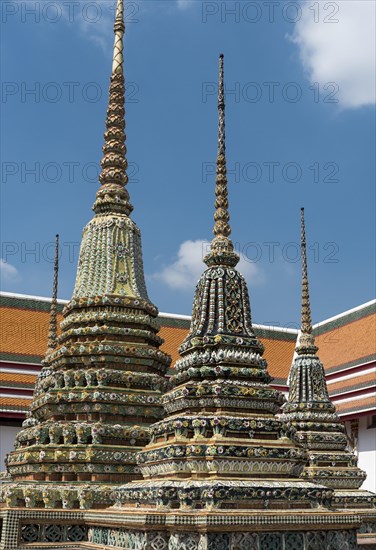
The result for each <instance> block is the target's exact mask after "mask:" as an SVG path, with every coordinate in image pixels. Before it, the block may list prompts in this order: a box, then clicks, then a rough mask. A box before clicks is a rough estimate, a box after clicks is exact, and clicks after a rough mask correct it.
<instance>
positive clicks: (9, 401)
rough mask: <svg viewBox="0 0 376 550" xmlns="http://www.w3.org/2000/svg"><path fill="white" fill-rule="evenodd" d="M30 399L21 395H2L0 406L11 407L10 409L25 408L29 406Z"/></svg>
mask: <svg viewBox="0 0 376 550" xmlns="http://www.w3.org/2000/svg"><path fill="white" fill-rule="evenodd" d="M30 403H31V399H24V398H22V397H2V398H1V399H0V408H3V407H6V408H12V409H23V410H25V409H27V408H29V406H30Z"/></svg>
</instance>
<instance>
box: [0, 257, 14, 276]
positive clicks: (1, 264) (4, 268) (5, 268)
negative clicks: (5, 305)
mask: <svg viewBox="0 0 376 550" xmlns="http://www.w3.org/2000/svg"><path fill="white" fill-rule="evenodd" d="M18 276H19V273H18V270H17V268H16V267H14V265H12V264H9V263H8V262H6V261H5V260H4V259H3V258H0V277H1V279H3V280H4V281H6V282H9V281H15V280H17V279H18Z"/></svg>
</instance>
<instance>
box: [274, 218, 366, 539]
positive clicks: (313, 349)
mask: <svg viewBox="0 0 376 550" xmlns="http://www.w3.org/2000/svg"><path fill="white" fill-rule="evenodd" d="M301 250H302V316H301V317H302V318H301V331H300V337H299V345H298V347H297V348H296V357H295V359H294V362H293V365H292V367H291V371H290V375H289V385H290V390H289V396H288V401H287V403H285V404H284V405H283V407H282V409H283V413H282V414H281V415H280V416H279V418H280V419H281V420H282V421H285V422H288V423H290V424H291V425H292V426H293V427H294V428H295V429H296V438H297V440H298V441H299V442H300V443H301V444H302V445H303V446H304V447H305V448H306V449H307V452H308V461H307V464H306V466H305V467H304V469H303V472H302V474H301V477H302V478H303V479H309V480H312V481H315V482H318V483H321V484H323V485H326V486H327V487H330V488H331V489H333V491H334V497H333V505H334V506H335V507H336V508H340V509H341V508H342V509H353V510H357V511H358V512H359V513H361V515H362V520H363V525H362V527H361V530H360V531H361V532H365V533H367V532H368V533H376V495H375V494H373V493H371V492H370V491H366V490H362V489H361V485H362V483H363V481H364V480H365V478H366V474H365V472H363V470H361V469H360V468H358V466H357V463H358V458H357V456H356V454H355V453H354V452H353V450H352V449H350V446H349V442H348V437H347V434H346V431H345V427H344V425H343V423H342V422H341V420H340V418H339V416H338V414H337V412H336V407H335V405H334V404H333V403H332V401H331V400H330V397H329V393H328V388H327V383H326V379H325V370H324V366H323V364H322V363H321V361H320V359H319V357H318V355H317V351H318V347H317V346H316V344H315V337H314V335H313V330H312V322H311V305H310V299H309V283H308V270H307V252H306V230H305V220H304V209H303V208H302V209H301ZM375 538H376V536H375Z"/></svg>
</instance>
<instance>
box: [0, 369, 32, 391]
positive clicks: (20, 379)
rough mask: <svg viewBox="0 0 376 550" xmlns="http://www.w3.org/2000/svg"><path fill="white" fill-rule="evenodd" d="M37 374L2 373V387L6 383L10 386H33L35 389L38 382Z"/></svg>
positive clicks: (0, 375) (0, 376) (0, 378)
mask: <svg viewBox="0 0 376 550" xmlns="http://www.w3.org/2000/svg"><path fill="white" fill-rule="evenodd" d="M36 378H37V377H36V375H35V374H17V373H13V372H0V385H1V384H4V383H6V384H7V385H9V384H12V383H13V384H14V383H15V384H25V385H31V386H32V387H33V388H34V385H35V381H36Z"/></svg>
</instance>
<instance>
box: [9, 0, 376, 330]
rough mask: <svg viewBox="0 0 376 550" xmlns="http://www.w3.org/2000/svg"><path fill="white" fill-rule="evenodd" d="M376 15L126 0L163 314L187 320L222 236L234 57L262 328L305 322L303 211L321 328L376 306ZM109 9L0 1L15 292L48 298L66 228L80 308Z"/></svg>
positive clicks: (321, 6) (152, 256)
mask: <svg viewBox="0 0 376 550" xmlns="http://www.w3.org/2000/svg"><path fill="white" fill-rule="evenodd" d="M272 4H273V5H272ZM47 5H48V6H49V7H48V9H46V6H47ZM374 10H375V4H374V3H373V2H368V1H362V0H356V1H352V0H347V1H346V2H344V1H342V0H340V1H337V2H329V3H327V2H326V3H324V2H313V1H312V2H311V1H309V2H298V1H297V2H288V3H286V2H284V1H281V2H277V1H276V2H272V3H270V2H269V3H268V2H261V1H256V2H255V1H254V2H246V1H243V2H236V1H233V0H231V1H228V2H209V1H206V2H201V1H200V0H193V1H184V0H181V1H175V0H167V1H164V0H155V1H151V0H149V1H140V2H138V1H129V2H128V3H127V7H126V40H125V70H126V79H127V82H128V92H127V96H128V97H127V99H128V101H127V115H126V117H127V135H128V142H127V145H128V161H129V163H130V165H131V166H130V180H131V181H130V184H129V187H128V188H129V192H130V194H131V199H132V202H133V204H134V207H135V210H134V212H133V214H132V218H133V219H134V220H135V221H136V223H137V224H138V225H139V227H140V228H141V231H142V236H143V252H144V264H145V274H146V280H147V286H148V289H149V294H150V297H151V299H152V300H153V302H154V303H155V304H156V305H157V306H158V308H159V309H160V310H161V311H168V312H175V313H185V314H189V313H190V312H191V306H192V299H193V291H194V286H195V283H196V280H197V278H198V276H199V275H200V273H201V271H202V270H203V268H204V265H203V264H202V261H201V258H202V254H203V252H202V251H203V250H204V252H205V249H206V245H205V242H207V241H209V240H210V239H211V236H212V234H211V231H212V227H213V221H212V219H213V202H214V176H213V174H212V170H213V162H214V161H215V158H216V139H217V137H216V133H217V128H216V126H217V111H216V89H215V88H216V81H217V63H218V54H219V53H220V52H223V53H224V54H225V75H226V86H227V92H228V93H227V121H226V122H227V155H228V167H229V172H230V173H229V193H230V214H231V225H232V238H233V241H234V243H235V246H236V247H237V249H238V251H239V252H240V254H241V257H242V260H241V264H240V270H241V271H242V272H243V273H244V275H245V276H246V278H247V281H248V284H249V289H250V295H251V306H252V310H253V319H254V321H255V322H257V323H266V324H274V325H287V324H288V325H289V326H296V323H298V322H299V302H300V258H299V251H298V243H299V235H300V227H299V226H300V207H301V206H305V208H306V224H307V237H308V244H309V256H308V261H309V274H310V282H311V302H312V309H313V318H314V321H319V320H322V319H324V318H327V317H329V316H332V315H335V314H338V313H340V312H342V311H344V310H347V309H349V308H352V307H355V306H357V305H359V304H361V303H363V302H366V301H368V300H370V299H373V298H374V293H375V292H374V291H375V284H374V280H375V273H374V268H375V256H374V250H375V222H374V219H375V184H374V181H375V162H374V150H375V115H374V103H375V89H374V82H375V78H374V72H373V71H374V68H373V67H374V48H373V47H372V46H373V44H374V28H373V21H374V17H373V15H374ZM113 14H114V2H113V1H112V0H111V1H103V2H86V1H84V0H82V1H80V2H65V3H63V2H58V1H56V2H48V3H46V2H33V1H27V2H22V1H17V2H16V1H3V2H2V6H1V17H2V29H1V31H2V32H1V46H2V47H1V52H2V54H1V55H2V60H1V61H2V99H1V101H2V103H1V111H2V122H1V137H2V142H1V157H2V165H1V167H2V179H1V195H2V222H1V240H2V261H1V264H0V265H1V272H2V290H5V291H10V292H18V293H27V294H33V295H41V296H49V295H50V292H51V284H52V263H51V261H52V257H53V245H52V242H53V240H54V236H55V233H59V234H60V240H61V261H60V266H61V267H60V283H59V297H60V298H66V299H69V298H70V297H71V294H72V290H73V285H74V278H75V272H76V265H77V256H78V245H79V242H80V238H81V232H82V228H83V227H84V225H85V224H86V223H87V222H88V221H89V219H90V218H91V216H92V212H91V206H92V204H93V202H94V198H95V192H96V189H97V185H98V184H97V178H96V173H97V166H98V163H99V161H100V158H101V147H102V144H103V131H104V120H105V111H106V102H107V90H108V80H109V74H110V67H111V55H112V41H113V36H112V20H113ZM32 90H34V92H32Z"/></svg>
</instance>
